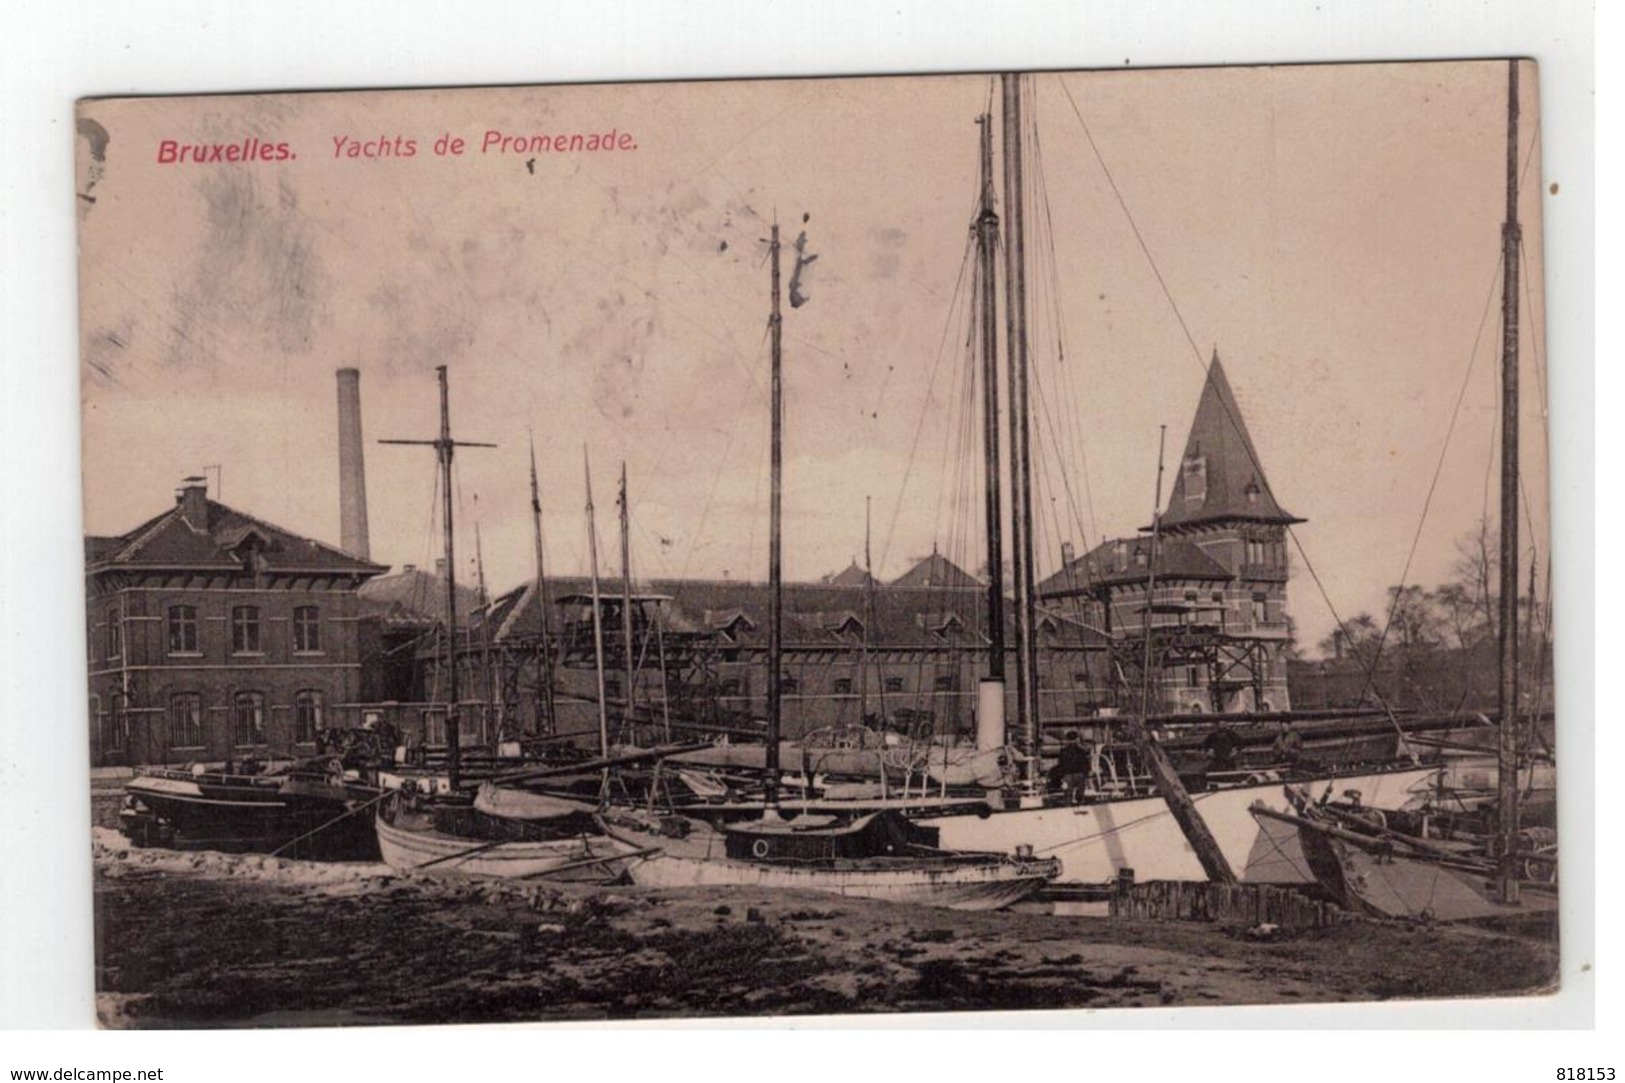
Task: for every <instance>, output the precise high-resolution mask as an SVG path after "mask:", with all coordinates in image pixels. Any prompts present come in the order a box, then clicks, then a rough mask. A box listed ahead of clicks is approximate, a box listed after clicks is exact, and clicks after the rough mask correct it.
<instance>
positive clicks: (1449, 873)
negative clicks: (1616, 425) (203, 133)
mask: <svg viewBox="0 0 1625 1083" xmlns="http://www.w3.org/2000/svg"><path fill="white" fill-rule="evenodd" d="M1518 168H1519V162H1518V62H1517V61H1516V60H1512V61H1509V62H1508V69H1507V152H1506V219H1505V223H1504V224H1503V226H1502V229H1501V239H1502V253H1501V262H1502V274H1503V278H1502V287H1501V304H1502V317H1501V323H1502V339H1501V528H1500V530H1501V533H1500V538H1501V545H1500V548H1501V568H1500V573H1501V575H1500V622H1499V623H1500V628H1499V655H1498V659H1497V662H1498V669H1499V677H1500V680H1499V683H1498V694H1497V699H1498V707H1499V719H1498V726H1499V730H1498V732H1499V742H1498V746H1497V748H1496V765H1495V770H1496V780H1495V789H1496V797H1495V801H1494V807H1493V808H1492V809H1487V810H1486V811H1492V812H1493V813H1494V823H1493V825H1487V826H1491V827H1492V828H1493V829H1492V830H1489V831H1486V832H1485V834H1484V837H1483V838H1482V839H1481V840H1480V844H1479V845H1476V846H1469V847H1468V848H1465V849H1464V848H1462V847H1460V846H1455V847H1452V846H1449V845H1444V844H1441V843H1440V842H1438V841H1436V840H1432V839H1429V838H1425V837H1422V836H1423V835H1425V834H1426V828H1427V825H1426V824H1425V823H1424V824H1422V825H1421V833H1420V834H1419V833H1415V832H1402V831H1396V830H1392V829H1391V825H1389V824H1387V823H1385V822H1383V823H1376V824H1373V822H1372V820H1371V818H1370V817H1366V816H1361V815H1359V810H1355V811H1353V812H1351V811H1350V810H1348V809H1347V808H1339V807H1338V806H1337V805H1335V804H1322V805H1314V804H1312V803H1309V802H1307V801H1302V802H1299V808H1298V809H1297V810H1296V812H1297V815H1283V814H1282V813H1281V812H1279V811H1274V810H1265V809H1260V810H1258V817H1259V819H1260V821H1261V822H1264V823H1269V822H1272V821H1273V822H1274V823H1277V824H1284V825H1285V826H1286V828H1287V830H1289V831H1292V832H1293V833H1294V834H1295V836H1296V840H1297V841H1298V843H1299V844H1300V846H1301V847H1302V849H1303V852H1304V854H1305V857H1306V859H1307V861H1308V864H1309V865H1310V867H1311V869H1312V871H1313V872H1314V873H1315V875H1316V878H1317V879H1318V881H1319V883H1320V885H1321V886H1322V887H1323V888H1324V889H1325V890H1326V892H1327V893H1328V894H1329V895H1331V896H1332V897H1333V898H1334V899H1337V900H1338V901H1339V902H1341V903H1342V904H1343V905H1344V906H1345V907H1347V908H1349V909H1351V910H1357V911H1363V912H1366V913H1372V914H1377V915H1381V916H1386V917H1423V918H1429V919H1433V920H1440V921H1451V920H1466V919H1474V918H1484V917H1494V916H1504V915H1506V914H1515V913H1531V912H1539V911H1548V910H1551V909H1554V908H1555V907H1556V904H1557V896H1556V886H1557V846H1556V838H1555V831H1552V830H1551V829H1550V828H1548V827H1545V826H1544V825H1543V826H1540V827H1535V828H1529V829H1524V828H1523V827H1522V825H1521V813H1522V812H1523V803H1524V802H1523V795H1524V786H1525V780H1526V779H1527V780H1528V781H1529V782H1532V781H1533V779H1532V777H1531V776H1532V774H1533V772H1532V764H1528V763H1525V762H1524V758H1523V757H1522V755H1521V750H1520V748H1519V731H1518V711H1519V696H1518V678H1519V666H1518V483H1519V479H1518V440H1519V437H1518V402H1519V395H1518V346H1519V328H1518V283H1519V257H1520V253H1521V249H1520V245H1521V242H1522V229H1521V226H1520V225H1519V221H1518ZM1486 844H1487V845H1486ZM1526 889H1527V890H1526Z"/></svg>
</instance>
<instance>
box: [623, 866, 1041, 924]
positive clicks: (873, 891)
mask: <svg viewBox="0 0 1625 1083" xmlns="http://www.w3.org/2000/svg"><path fill="white" fill-rule="evenodd" d="M629 871H630V874H631V877H632V882H633V883H634V884H637V885H638V886H639V887H654V888H692V887H759V888H769V889H773V890H801V891H817V892H822V893H824V894H828V895H844V896H851V897H856V898H862V899H881V900H884V901H886V902H904V903H915V904H918V905H922V906H941V907H946V908H948V909H950V910H997V909H999V908H1001V907H1005V906H1009V905H1010V904H1011V903H1013V902H1017V901H1019V900H1021V899H1024V898H1026V897H1027V896H1028V895H1031V894H1032V893H1033V892H1035V891H1037V890H1038V889H1039V888H1041V887H1043V886H1044V885H1045V884H1046V883H1047V882H1048V880H1049V877H1048V876H1047V875H1045V874H1044V873H1042V872H1038V873H1032V872H1027V871H1025V870H1024V869H1023V867H1022V866H1020V865H1018V864H1013V863H1010V862H1005V861H1000V860H996V859H990V860H988V861H985V862H977V863H975V864H955V865H949V866H939V867H935V868H899V869H873V868H852V869H829V868H818V869H803V868H795V867H793V866H785V865H766V864H756V863H755V862H750V861H733V860H730V859H728V858H704V857H675V856H672V855H670V854H664V853H662V854H655V855H652V856H650V857H647V858H643V859H640V860H636V861H634V862H632V863H631V865H630V870H629Z"/></svg>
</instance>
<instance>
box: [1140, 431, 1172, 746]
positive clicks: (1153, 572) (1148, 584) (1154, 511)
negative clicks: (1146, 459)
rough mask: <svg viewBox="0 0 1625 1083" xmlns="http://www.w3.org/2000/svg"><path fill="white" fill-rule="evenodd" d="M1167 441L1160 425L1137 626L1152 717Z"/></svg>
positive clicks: (1143, 695) (1143, 692)
mask: <svg viewBox="0 0 1625 1083" xmlns="http://www.w3.org/2000/svg"><path fill="white" fill-rule="evenodd" d="M1167 441H1168V426H1166V425H1163V426H1161V427H1160V428H1159V429H1158V431H1157V502H1156V503H1155V504H1153V505H1151V559H1150V560H1148V561H1147V562H1146V572H1145V616H1144V617H1142V618H1141V621H1140V627H1141V630H1142V631H1143V632H1144V633H1145V657H1144V658H1143V659H1142V664H1141V671H1140V718H1141V719H1142V720H1144V719H1147V718H1150V717H1151V657H1152V651H1153V649H1154V648H1153V645H1152V640H1153V638H1154V636H1153V629H1152V627H1151V615H1152V613H1153V612H1154V610H1155V608H1156V598H1157V543H1158V542H1159V541H1160V540H1161V535H1162V457H1163V451H1164V446H1165V445H1166V443H1167Z"/></svg>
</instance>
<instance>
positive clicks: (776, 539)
mask: <svg viewBox="0 0 1625 1083" xmlns="http://www.w3.org/2000/svg"><path fill="white" fill-rule="evenodd" d="M768 253H769V256H770V258H771V260H772V263H773V309H772V314H771V315H769V316H768V320H767V326H768V332H769V335H770V337H771V339H772V344H773V380H772V384H773V403H772V432H773V437H772V471H771V473H772V489H771V494H772V495H771V497H770V502H769V509H770V510H769V514H768V518H769V527H768V534H769V540H768V551H767V591H768V631H767V807H768V808H770V809H776V808H778V805H779V721H780V719H779V711H780V707H781V704H782V698H783V697H782V692H783V689H782V688H781V687H780V684H781V682H782V681H783V679H784V674H783V669H784V638H783V636H784V629H783V623H784V612H783V609H784V598H783V589H784V585H783V582H782V579H783V572H784V569H783V567H782V565H781V557H782V539H781V537H780V530H781V527H782V525H783V524H782V522H781V519H780V516H781V514H782V509H781V507H780V504H781V501H782V496H783V493H782V490H783V486H784V386H783V379H782V370H783V367H784V354H783V341H782V339H783V329H784V328H783V325H784V318H783V316H782V315H780V313H779V224H778V223H777V222H774V223H773V234H772V240H771V241H770V242H769V244H768Z"/></svg>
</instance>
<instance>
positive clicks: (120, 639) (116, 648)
mask: <svg viewBox="0 0 1625 1083" xmlns="http://www.w3.org/2000/svg"><path fill="white" fill-rule="evenodd" d="M107 657H108V660H109V661H111V660H113V659H115V658H122V657H124V626H123V625H122V624H120V623H119V619H118V610H117V609H109V610H108V611H107Z"/></svg>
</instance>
